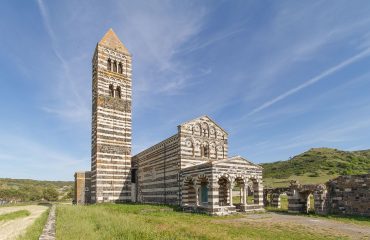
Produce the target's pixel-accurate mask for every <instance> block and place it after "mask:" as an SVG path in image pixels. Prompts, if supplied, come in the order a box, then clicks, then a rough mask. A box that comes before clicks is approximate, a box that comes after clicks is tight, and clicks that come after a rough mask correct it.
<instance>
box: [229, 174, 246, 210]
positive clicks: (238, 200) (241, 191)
mask: <svg viewBox="0 0 370 240" xmlns="http://www.w3.org/2000/svg"><path fill="white" fill-rule="evenodd" d="M232 191H233V193H232V197H233V201H232V202H233V205H235V206H236V208H237V209H241V205H245V204H246V200H247V199H246V197H247V196H246V185H245V180H244V178H243V177H242V176H239V175H237V176H236V178H235V180H234V186H233V189H232ZM236 192H237V193H236ZM234 193H235V195H234Z"/></svg>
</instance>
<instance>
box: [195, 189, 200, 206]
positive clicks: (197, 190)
mask: <svg viewBox="0 0 370 240" xmlns="http://www.w3.org/2000/svg"><path fill="white" fill-rule="evenodd" d="M194 189H195V206H199V186H198V185H196V186H194Z"/></svg>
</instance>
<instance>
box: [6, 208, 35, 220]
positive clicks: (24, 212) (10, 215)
mask: <svg viewBox="0 0 370 240" xmlns="http://www.w3.org/2000/svg"><path fill="white" fill-rule="evenodd" d="M30 214H31V213H30V212H29V211H27V210H19V211H15V212H11V213H5V214H1V215H0V221H9V220H13V219H16V218H21V217H27V216H29V215H30Z"/></svg>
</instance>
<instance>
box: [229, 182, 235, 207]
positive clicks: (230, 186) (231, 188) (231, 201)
mask: <svg viewBox="0 0 370 240" xmlns="http://www.w3.org/2000/svg"><path fill="white" fill-rule="evenodd" d="M233 187H234V184H232V183H230V184H229V198H230V202H229V203H230V206H232V205H233Z"/></svg>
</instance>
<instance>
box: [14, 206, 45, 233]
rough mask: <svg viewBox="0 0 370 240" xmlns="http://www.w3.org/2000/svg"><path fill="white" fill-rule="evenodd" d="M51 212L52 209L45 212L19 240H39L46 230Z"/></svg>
mask: <svg viewBox="0 0 370 240" xmlns="http://www.w3.org/2000/svg"><path fill="white" fill-rule="evenodd" d="M49 211H50V208H49V209H48V210H46V211H45V212H43V213H42V214H41V216H40V217H38V218H37V219H36V220H35V222H34V223H33V224H32V225H31V226H29V227H28V228H27V229H26V232H25V233H24V234H22V235H21V236H19V237H18V238H17V240H38V239H39V237H40V235H41V233H42V230H43V229H44V226H45V224H46V221H47V220H48V216H49Z"/></svg>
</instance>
